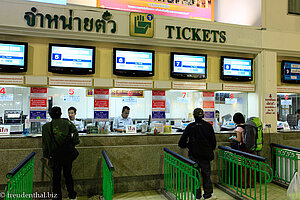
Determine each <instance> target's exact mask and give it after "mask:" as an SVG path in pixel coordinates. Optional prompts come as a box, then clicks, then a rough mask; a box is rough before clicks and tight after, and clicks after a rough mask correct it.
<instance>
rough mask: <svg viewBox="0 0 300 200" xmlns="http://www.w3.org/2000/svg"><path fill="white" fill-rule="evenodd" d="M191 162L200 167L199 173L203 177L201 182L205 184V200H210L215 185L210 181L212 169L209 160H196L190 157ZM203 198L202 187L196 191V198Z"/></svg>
mask: <svg viewBox="0 0 300 200" xmlns="http://www.w3.org/2000/svg"><path fill="white" fill-rule="evenodd" d="M190 158H191V160H193V161H195V162H197V164H198V166H199V172H200V174H201V176H202V179H201V182H202V184H203V190H204V194H203V197H204V199H208V198H210V197H211V196H212V193H213V185H212V182H211V179H210V174H211V169H210V161H207V160H200V161H199V160H196V159H194V158H193V157H190ZM201 196H202V191H201V186H200V187H199V189H198V190H197V191H196V198H197V199H200V198H201Z"/></svg>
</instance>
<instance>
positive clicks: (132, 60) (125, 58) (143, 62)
mask: <svg viewBox="0 0 300 200" xmlns="http://www.w3.org/2000/svg"><path fill="white" fill-rule="evenodd" d="M114 74H117V75H128V76H130V75H141V76H153V75H154V51H148V50H130V49H114Z"/></svg>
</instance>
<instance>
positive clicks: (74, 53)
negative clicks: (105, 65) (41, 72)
mask: <svg viewBox="0 0 300 200" xmlns="http://www.w3.org/2000/svg"><path fill="white" fill-rule="evenodd" d="M95 49H96V48H95V47H92V46H78V45H65V44H49V65H48V71H49V72H53V73H63V74H94V73H95Z"/></svg>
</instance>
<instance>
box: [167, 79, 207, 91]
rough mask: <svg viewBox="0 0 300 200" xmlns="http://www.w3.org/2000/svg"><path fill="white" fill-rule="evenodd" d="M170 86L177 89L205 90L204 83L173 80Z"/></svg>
mask: <svg viewBox="0 0 300 200" xmlns="http://www.w3.org/2000/svg"><path fill="white" fill-rule="evenodd" d="M172 88H173V89H179V90H180V89H182V90H183V89H186V90H206V83H197V82H180V81H173V82H172Z"/></svg>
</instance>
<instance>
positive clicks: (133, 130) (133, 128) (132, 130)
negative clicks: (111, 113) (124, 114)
mask: <svg viewBox="0 0 300 200" xmlns="http://www.w3.org/2000/svg"><path fill="white" fill-rule="evenodd" d="M126 133H136V125H126Z"/></svg>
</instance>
